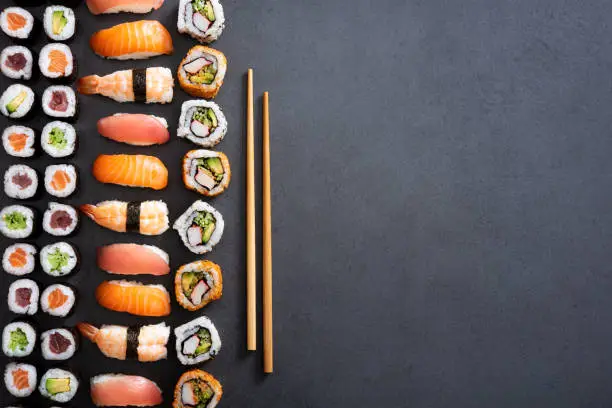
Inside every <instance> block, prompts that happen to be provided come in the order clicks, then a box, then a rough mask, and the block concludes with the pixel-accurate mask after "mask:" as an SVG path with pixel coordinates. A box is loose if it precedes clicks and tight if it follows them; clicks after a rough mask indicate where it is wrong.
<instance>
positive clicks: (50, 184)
mask: <svg viewBox="0 0 612 408" xmlns="http://www.w3.org/2000/svg"><path fill="white" fill-rule="evenodd" d="M76 187H77V171H76V168H75V167H74V166H73V165H72V164H57V165H52V166H48V167H47V168H46V170H45V188H46V189H47V193H49V194H51V195H52V196H55V197H60V198H61V197H68V196H69V195H71V194H72V193H74V191H75V190H76Z"/></svg>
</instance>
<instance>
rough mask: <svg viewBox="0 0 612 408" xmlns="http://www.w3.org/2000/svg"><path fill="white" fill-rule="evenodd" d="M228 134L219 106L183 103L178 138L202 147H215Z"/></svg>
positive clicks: (192, 102)
mask: <svg viewBox="0 0 612 408" xmlns="http://www.w3.org/2000/svg"><path fill="white" fill-rule="evenodd" d="M226 133H227V120H226V119H225V115H224V114H223V112H222V111H221V108H219V105H217V104H216V103H214V102H209V101H203V100H193V101H186V102H183V105H182V107H181V117H180V119H179V126H178V129H177V135H178V137H184V138H187V139H189V140H191V141H192V142H193V143H195V144H198V145H200V146H202V147H213V146H216V145H217V144H219V142H220V141H221V140H223V137H224V136H225V134H226Z"/></svg>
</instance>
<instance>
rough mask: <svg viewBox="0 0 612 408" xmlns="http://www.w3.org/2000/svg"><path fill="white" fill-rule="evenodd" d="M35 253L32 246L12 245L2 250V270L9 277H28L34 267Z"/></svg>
mask: <svg viewBox="0 0 612 408" xmlns="http://www.w3.org/2000/svg"><path fill="white" fill-rule="evenodd" d="M36 253H37V251H36V248H35V247H34V245H30V244H13V245H11V246H9V247H7V248H6V249H5V250H4V254H3V255H2V268H3V269H4V271H5V272H6V273H8V274H10V275H14V276H24V275H28V274H30V273H32V272H33V271H34V267H35V266H36Z"/></svg>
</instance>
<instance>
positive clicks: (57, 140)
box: [40, 120, 77, 158]
mask: <svg viewBox="0 0 612 408" xmlns="http://www.w3.org/2000/svg"><path fill="white" fill-rule="evenodd" d="M76 141H77V135H76V130H75V129H74V126H72V125H71V124H70V123H66V122H61V121H59V120H56V121H53V122H50V123H47V124H46V125H45V127H44V128H43V130H42V134H41V140H40V143H41V145H42V148H43V150H44V151H45V153H47V154H48V155H49V156H51V157H54V158H61V157H67V156H70V155H72V154H73V153H74V149H75V148H76Z"/></svg>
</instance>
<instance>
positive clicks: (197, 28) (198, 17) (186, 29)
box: [177, 0, 225, 43]
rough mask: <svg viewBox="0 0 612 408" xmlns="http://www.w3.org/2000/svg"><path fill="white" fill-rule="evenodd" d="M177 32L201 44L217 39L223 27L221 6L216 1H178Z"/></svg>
mask: <svg viewBox="0 0 612 408" xmlns="http://www.w3.org/2000/svg"><path fill="white" fill-rule="evenodd" d="M177 25H178V30H179V32H180V33H183V34H189V35H190V36H192V37H193V38H195V39H196V40H198V41H200V42H202V43H210V42H213V41H215V40H216V39H218V38H219V36H220V35H221V33H222V32H223V28H224V27H225V16H224V14H223V6H222V5H221V3H220V2H219V1H218V0H180V2H179V14H178V24H177Z"/></svg>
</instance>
